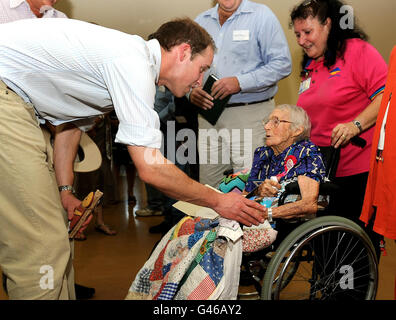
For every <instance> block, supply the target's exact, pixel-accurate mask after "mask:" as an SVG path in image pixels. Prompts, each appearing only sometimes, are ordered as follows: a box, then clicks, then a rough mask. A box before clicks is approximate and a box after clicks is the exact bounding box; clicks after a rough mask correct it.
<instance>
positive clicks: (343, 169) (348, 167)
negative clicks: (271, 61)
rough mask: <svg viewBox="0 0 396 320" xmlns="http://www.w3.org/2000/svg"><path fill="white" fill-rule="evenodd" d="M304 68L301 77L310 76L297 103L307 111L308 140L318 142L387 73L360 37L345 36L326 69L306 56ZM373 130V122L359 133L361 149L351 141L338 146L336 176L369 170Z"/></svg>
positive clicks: (370, 96)
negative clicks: (343, 47)
mask: <svg viewBox="0 0 396 320" xmlns="http://www.w3.org/2000/svg"><path fill="white" fill-rule="evenodd" d="M305 69H306V71H307V73H306V75H305V76H304V77H303V78H302V81H304V80H307V79H309V78H310V79H311V82H310V85H309V86H305V87H303V86H302V87H301V88H300V95H299V98H298V101H297V105H298V106H300V107H302V108H303V109H305V111H306V112H307V113H308V116H309V117H310V119H311V122H312V130H311V140H312V142H313V143H315V144H316V145H319V146H329V145H330V144H331V132H332V130H333V128H334V127H335V126H336V125H337V124H339V123H345V122H349V121H352V120H354V119H355V118H356V117H357V116H358V115H359V114H360V113H361V112H362V111H363V110H364V109H365V108H366V107H367V106H368V105H369V104H370V103H371V102H372V100H374V99H375V97H376V96H377V95H378V94H380V93H382V92H383V91H384V87H385V81H386V76H387V65H386V62H385V61H384V59H383V58H382V56H381V55H380V54H379V52H378V51H377V50H376V49H375V48H374V47H373V46H372V45H370V44H369V43H367V42H365V41H363V40H360V39H349V40H347V43H346V50H345V53H344V58H338V59H337V60H336V63H335V64H334V66H332V67H331V68H330V69H328V68H327V67H325V66H324V65H323V60H322V61H319V62H316V61H315V60H310V62H308V64H307V66H306V68H305ZM307 81H309V80H307ZM305 84H307V82H305ZM301 90H303V92H301ZM304 90H305V91H304ZM373 132H374V126H373V127H371V128H370V129H368V130H366V131H364V132H363V133H362V134H360V137H362V138H363V139H365V140H366V141H367V145H366V146H365V147H364V148H363V149H361V148H360V147H356V146H354V145H352V144H351V143H349V144H348V145H347V146H345V147H343V148H342V150H341V158H340V162H339V165H338V170H337V176H338V177H344V176H350V175H355V174H359V173H362V172H367V171H369V159H370V149H371V143H372V139H373Z"/></svg>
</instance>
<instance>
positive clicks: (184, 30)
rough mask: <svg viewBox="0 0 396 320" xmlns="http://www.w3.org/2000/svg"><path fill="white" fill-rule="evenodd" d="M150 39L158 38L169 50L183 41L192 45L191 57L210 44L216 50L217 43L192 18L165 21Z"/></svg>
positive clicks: (162, 45)
mask: <svg viewBox="0 0 396 320" xmlns="http://www.w3.org/2000/svg"><path fill="white" fill-rule="evenodd" d="M148 39H149V40H150V39H157V40H158V41H159V43H160V45H161V47H162V48H164V49H165V50H167V51H169V50H171V49H172V47H174V46H177V45H179V44H182V43H188V44H189V45H190V46H191V59H193V58H194V56H195V55H196V54H199V53H201V52H202V51H204V50H205V49H206V48H207V47H208V46H210V47H212V49H213V51H215V50H216V45H215V43H214V41H213V39H212V37H211V36H210V35H209V33H208V32H207V31H206V30H205V29H204V28H202V27H201V26H200V25H199V24H198V23H196V22H195V21H193V20H191V19H190V18H181V19H175V20H172V21H169V22H166V23H164V24H163V25H161V26H160V27H159V29H158V30H157V31H156V32H154V33H152V34H151V35H149V37H148Z"/></svg>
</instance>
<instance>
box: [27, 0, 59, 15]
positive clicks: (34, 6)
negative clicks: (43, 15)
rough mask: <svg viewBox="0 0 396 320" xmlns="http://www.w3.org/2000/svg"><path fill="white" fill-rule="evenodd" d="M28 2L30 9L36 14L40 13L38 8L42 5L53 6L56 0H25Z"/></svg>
mask: <svg viewBox="0 0 396 320" xmlns="http://www.w3.org/2000/svg"><path fill="white" fill-rule="evenodd" d="M26 2H27V3H28V4H29V6H30V9H31V10H32V11H33V13H34V14H35V15H36V16H39V14H40V8H41V7H42V6H51V7H52V6H53V5H54V4H55V3H56V0H26Z"/></svg>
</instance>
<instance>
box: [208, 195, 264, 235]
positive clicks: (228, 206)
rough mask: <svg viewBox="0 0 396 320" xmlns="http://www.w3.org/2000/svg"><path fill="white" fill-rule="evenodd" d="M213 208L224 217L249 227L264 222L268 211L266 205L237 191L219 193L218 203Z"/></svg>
mask: <svg viewBox="0 0 396 320" xmlns="http://www.w3.org/2000/svg"><path fill="white" fill-rule="evenodd" d="M213 210H215V211H216V212H217V213H218V214H219V215H221V216H222V217H224V218H227V219H230V220H236V221H238V222H241V223H243V224H244V225H246V226H249V227H250V226H252V225H259V224H260V223H263V222H264V215H265V212H266V211H265V208H264V206H262V205H260V204H259V203H257V202H255V201H253V200H248V199H246V198H245V197H243V196H241V195H239V194H236V193H235V192H230V193H225V194H219V201H218V205H217V206H215V207H213Z"/></svg>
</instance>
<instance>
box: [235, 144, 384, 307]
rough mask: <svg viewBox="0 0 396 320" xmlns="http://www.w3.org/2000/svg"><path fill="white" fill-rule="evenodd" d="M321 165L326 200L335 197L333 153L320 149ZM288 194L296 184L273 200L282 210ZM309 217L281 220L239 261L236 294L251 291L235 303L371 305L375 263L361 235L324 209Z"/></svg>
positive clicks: (372, 251)
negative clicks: (267, 242) (267, 240)
mask: <svg viewBox="0 0 396 320" xmlns="http://www.w3.org/2000/svg"><path fill="white" fill-rule="evenodd" d="M320 150H321V152H322V154H323V158H324V162H325V165H326V168H327V169H326V177H327V178H328V179H326V180H327V181H328V182H324V183H322V184H321V185H320V188H319V194H320V195H321V196H324V197H326V199H329V197H331V195H332V194H334V193H335V192H337V186H336V185H334V184H332V183H331V179H332V177H334V176H335V171H336V168H337V164H338V159H339V149H338V150H337V149H334V148H332V147H321V148H320ZM289 194H299V188H298V184H297V182H295V183H291V184H289V185H288V186H287V187H286V190H285V192H284V193H283V194H282V195H281V197H280V198H279V205H282V204H283V203H284V201H285V199H286V197H287V196H288V195H289ZM318 206H319V210H318V212H317V214H316V216H315V217H307V218H304V219H294V220H290V221H287V220H282V219H274V220H275V221H276V223H277V225H276V230H278V237H277V239H276V240H275V242H274V243H273V244H272V245H271V246H270V247H268V248H266V249H264V250H262V251H259V252H254V253H244V254H243V257H242V266H241V276H240V278H241V279H240V288H241V287H243V286H250V287H251V286H254V288H255V290H256V291H254V292H247V293H246V292H245V293H242V292H241V290H240V293H239V294H238V298H239V299H251V298H256V299H257V298H261V299H263V300H336V301H337V300H371V299H375V296H376V292H377V286H378V260H377V255H376V252H375V249H374V246H373V244H372V242H371V240H370V238H369V236H368V235H367V234H366V232H365V231H364V230H363V229H362V228H361V227H360V226H359V225H358V224H356V223H355V222H353V221H351V220H349V219H346V218H343V217H340V216H337V215H334V214H336V213H334V212H329V211H328V210H327V207H326V206H323V207H321V206H320V204H319V203H318Z"/></svg>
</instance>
